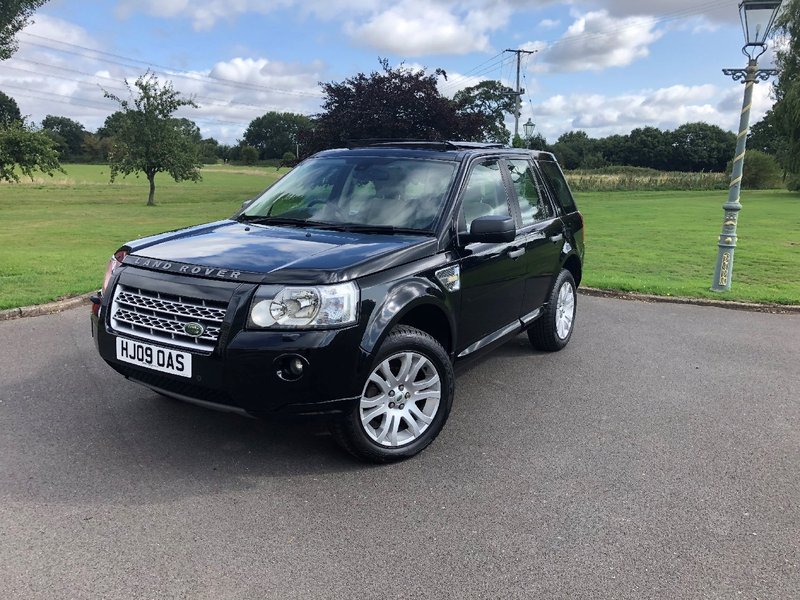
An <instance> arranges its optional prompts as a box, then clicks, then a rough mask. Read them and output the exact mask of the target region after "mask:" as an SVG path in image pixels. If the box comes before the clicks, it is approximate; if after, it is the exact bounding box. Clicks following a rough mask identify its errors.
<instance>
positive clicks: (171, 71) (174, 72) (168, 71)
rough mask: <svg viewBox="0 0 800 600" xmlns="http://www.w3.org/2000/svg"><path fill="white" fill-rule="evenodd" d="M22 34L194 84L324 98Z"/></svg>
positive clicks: (108, 61) (55, 48)
mask: <svg viewBox="0 0 800 600" xmlns="http://www.w3.org/2000/svg"><path fill="white" fill-rule="evenodd" d="M21 34H22V35H24V36H28V37H34V38H37V39H41V40H45V41H47V42H53V43H56V44H62V45H64V46H69V47H71V48H78V49H80V50H83V51H85V52H92V53H95V54H99V55H103V56H110V57H112V58H115V59H119V60H110V59H108V58H103V59H100V58H97V57H95V56H89V55H87V54H86V53H85V52H78V51H77V50H69V49H66V48H60V47H54V46H52V45H47V44H41V43H37V42H32V41H28V40H23V43H24V44H27V45H31V46H36V47H39V48H46V49H48V50H53V51H56V52H64V53H66V54H72V55H74V56H80V57H81V58H88V59H93V60H97V61H101V62H102V61H105V62H107V63H111V64H115V65H119V66H123V67H128V68H140V67H136V66H135V65H131V64H126V63H138V64H139V65H143V66H146V67H148V68H150V69H151V70H155V71H157V72H159V73H161V74H163V75H166V76H168V77H179V78H181V79H188V80H190V81H194V82H197V81H206V82H209V83H214V84H218V85H223V86H225V85H227V86H233V87H237V88H242V89H253V90H257V91H264V92H270V93H275V94H286V95H291V96H303V97H308V98H322V97H323V94H322V93H315V92H304V91H301V90H285V89H282V88H273V87H268V86H264V85H258V84H255V83H247V82H244V81H235V80H233V79H226V78H224V77H211V76H210V75H200V74H197V75H194V76H193V75H187V74H185V73H181V72H180V71H179V70H178V69H175V68H173V67H167V66H164V65H159V64H156V63H153V62H149V61H143V60H139V59H136V58H130V57H127V56H122V55H120V54H114V53H112V52H105V51H103V50H97V49H95V48H88V47H86V46H80V45H78V44H72V43H69V42H62V41H60V40H56V39H53V38H48V37H45V36H41V35H36V34H33V33H28V32H25V31H23V32H21ZM120 60H121V61H125V62H124V63H123V62H119V61H120Z"/></svg>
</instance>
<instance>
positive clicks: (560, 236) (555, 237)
mask: <svg viewBox="0 0 800 600" xmlns="http://www.w3.org/2000/svg"><path fill="white" fill-rule="evenodd" d="M563 239H564V234H563V233H557V234H556V235H551V236H550V241H551V242H553V243H554V244H557V243H558V242H560V241H561V240H563Z"/></svg>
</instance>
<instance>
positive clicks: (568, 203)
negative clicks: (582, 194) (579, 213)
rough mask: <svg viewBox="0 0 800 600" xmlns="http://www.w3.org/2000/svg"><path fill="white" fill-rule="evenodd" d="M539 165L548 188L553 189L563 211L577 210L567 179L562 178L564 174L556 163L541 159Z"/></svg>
mask: <svg viewBox="0 0 800 600" xmlns="http://www.w3.org/2000/svg"><path fill="white" fill-rule="evenodd" d="M539 167H540V168H541V169H542V173H544V176H545V179H547V182H548V183H549V184H550V189H551V190H553V195H554V196H555V200H556V202H558V203H559V204H560V205H561V208H562V209H564V212H565V213H571V212H575V211H576V210H578V209H577V208H576V207H575V199H574V198H573V197H572V192H570V191H569V186H568V185H567V180H566V179H564V174H563V173H562V172H561V169H560V168H559V166H558V164H557V163H554V162H549V161H541V162H540V163H539Z"/></svg>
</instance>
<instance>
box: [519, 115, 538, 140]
mask: <svg viewBox="0 0 800 600" xmlns="http://www.w3.org/2000/svg"><path fill="white" fill-rule="evenodd" d="M535 128H536V124H535V123H534V122H533V121H531V118H530V117H528V121H527V122H526V123H524V124H523V125H522V129H523V130H524V131H525V138H526V139H528V138H530V137H532V136H533V130H534V129H535Z"/></svg>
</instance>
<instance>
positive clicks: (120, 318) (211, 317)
mask: <svg viewBox="0 0 800 600" xmlns="http://www.w3.org/2000/svg"><path fill="white" fill-rule="evenodd" d="M226 309H227V305H226V304H225V303H224V302H220V301H216V300H204V299H201V298H188V297H186V296H176V295H173V294H165V293H163V292H156V291H151V290H144V289H141V288H135V287H128V286H125V285H118V286H117V289H116V291H115V292H114V298H113V301H112V303H111V327H112V328H113V329H114V330H115V331H117V332H118V333H123V334H126V335H129V336H132V337H137V338H142V339H145V340H151V341H154V342H162V343H166V344H169V345H172V346H180V347H181V348H188V349H189V350H198V351H201V352H211V351H212V350H213V349H214V346H215V345H216V343H217V339H218V338H219V332H220V327H221V325H222V320H223V319H224V318H225V311H226ZM188 324H194V325H200V326H201V327H200V328H202V333H200V335H189V333H187V332H186V326H187V325H188ZM200 328H197V327H195V329H200ZM189 329H190V330H191V329H192V327H189Z"/></svg>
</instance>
